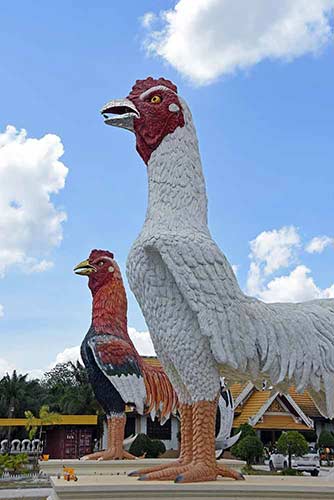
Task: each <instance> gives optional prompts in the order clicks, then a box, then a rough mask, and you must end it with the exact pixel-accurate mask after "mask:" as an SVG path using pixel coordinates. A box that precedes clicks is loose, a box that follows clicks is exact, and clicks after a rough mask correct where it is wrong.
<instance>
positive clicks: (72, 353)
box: [47, 345, 82, 370]
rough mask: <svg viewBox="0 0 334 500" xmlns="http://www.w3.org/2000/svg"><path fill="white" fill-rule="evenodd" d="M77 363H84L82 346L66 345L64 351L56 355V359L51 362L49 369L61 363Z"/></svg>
mask: <svg viewBox="0 0 334 500" xmlns="http://www.w3.org/2000/svg"><path fill="white" fill-rule="evenodd" d="M70 361H72V363H76V362H77V361H80V363H82V359H81V355H80V346H79V345H76V346H73V347H66V348H65V349H64V350H63V351H62V352H59V353H58V354H57V356H56V359H55V360H54V361H52V363H50V364H49V366H48V368H47V370H52V368H54V367H55V366H56V365H58V364H59V363H69V362H70Z"/></svg>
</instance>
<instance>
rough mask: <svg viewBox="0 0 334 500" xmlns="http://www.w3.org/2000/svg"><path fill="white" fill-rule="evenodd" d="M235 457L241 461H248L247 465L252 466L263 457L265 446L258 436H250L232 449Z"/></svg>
mask: <svg viewBox="0 0 334 500" xmlns="http://www.w3.org/2000/svg"><path fill="white" fill-rule="evenodd" d="M231 451H232V453H233V455H235V456H236V457H237V458H240V459H241V460H246V462H247V465H251V464H252V463H253V462H254V460H256V459H258V458H261V457H262V456H263V444H262V442H261V440H260V439H259V438H258V437H257V436H256V435H250V434H249V435H248V436H246V437H244V438H242V439H240V441H238V443H237V444H235V445H234V446H233V447H232V449H231Z"/></svg>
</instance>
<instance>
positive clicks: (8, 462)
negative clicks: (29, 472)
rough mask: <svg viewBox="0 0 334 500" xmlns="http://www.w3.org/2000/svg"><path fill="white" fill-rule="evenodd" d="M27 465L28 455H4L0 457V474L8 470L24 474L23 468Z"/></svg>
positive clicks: (24, 469)
mask: <svg viewBox="0 0 334 500" xmlns="http://www.w3.org/2000/svg"><path fill="white" fill-rule="evenodd" d="M28 463H29V459H28V455H27V454H26V453H19V454H18V455H8V453H6V454H5V455H1V456H0V472H3V471H4V470H5V469H9V470H10V471H12V472H16V473H17V472H23V473H24V472H26V468H25V467H24V466H25V465H27V464H28Z"/></svg>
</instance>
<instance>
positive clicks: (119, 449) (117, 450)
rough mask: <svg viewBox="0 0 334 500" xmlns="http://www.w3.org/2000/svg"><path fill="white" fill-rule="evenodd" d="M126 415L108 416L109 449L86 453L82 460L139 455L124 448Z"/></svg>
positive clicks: (115, 458)
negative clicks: (132, 453)
mask: <svg viewBox="0 0 334 500" xmlns="http://www.w3.org/2000/svg"><path fill="white" fill-rule="evenodd" d="M125 423H126V417H125V415H122V416H119V417H109V418H108V431H107V432H108V434H107V449H106V450H105V451H98V452H96V453H91V454H90V455H85V456H84V457H82V458H81V460H122V459H129V460H134V459H136V458H137V457H135V456H134V455H131V453H128V452H127V451H125V450H124V449H123V441H124V430H125Z"/></svg>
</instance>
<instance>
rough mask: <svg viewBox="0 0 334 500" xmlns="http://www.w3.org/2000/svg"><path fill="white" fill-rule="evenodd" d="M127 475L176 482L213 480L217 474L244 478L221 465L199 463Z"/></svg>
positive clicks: (173, 465) (155, 468)
mask: <svg viewBox="0 0 334 500" xmlns="http://www.w3.org/2000/svg"><path fill="white" fill-rule="evenodd" d="M129 476H139V477H138V479H139V481H173V480H174V481H175V482H176V483H194V482H205V481H215V480H216V479H217V477H218V476H223V477H230V478H232V479H236V480H242V479H245V478H244V476H243V475H242V474H241V473H240V472H237V471H235V470H233V469H229V468H227V467H224V466H223V465H218V464H216V465H213V466H208V465H206V464H201V463H197V464H194V463H190V464H178V465H176V464H168V465H160V466H157V467H151V468H147V469H143V470H139V471H134V472H131V473H130V474H129Z"/></svg>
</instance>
